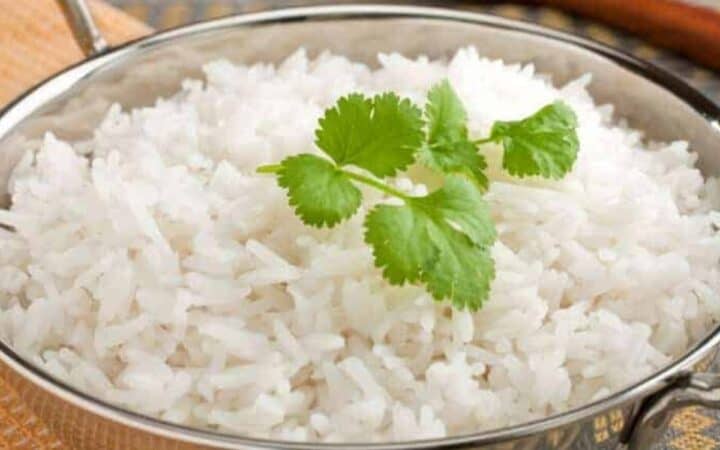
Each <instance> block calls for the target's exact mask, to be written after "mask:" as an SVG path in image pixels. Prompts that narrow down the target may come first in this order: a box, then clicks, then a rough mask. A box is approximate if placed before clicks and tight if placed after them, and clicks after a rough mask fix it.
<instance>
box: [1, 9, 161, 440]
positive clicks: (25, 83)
mask: <svg viewBox="0 0 720 450" xmlns="http://www.w3.org/2000/svg"><path fill="white" fill-rule="evenodd" d="M90 8H91V10H92V13H93V17H94V18H95V20H96V21H97V23H98V26H99V27H100V29H101V30H102V32H103V35H104V36H105V38H106V39H107V40H108V42H109V43H110V44H119V43H122V42H125V41H128V40H130V39H133V38H136V37H140V36H142V35H144V34H147V33H149V32H150V28H149V27H148V26H147V25H145V24H143V23H142V22H139V21H138V20H136V19H134V18H132V17H130V16H128V15H127V14H125V13H123V12H121V11H118V10H116V9H114V8H112V7H110V6H108V5H106V4H103V3H101V2H97V1H91V2H90ZM81 59H83V53H82V51H81V50H80V47H79V46H78V45H77V44H76V43H75V41H74V40H73V36H72V33H71V31H70V28H69V27H68V25H67V23H66V22H65V18H64V16H63V14H62V11H61V9H60V7H59V5H58V4H57V3H56V1H55V0H0V105H4V104H6V103H7V102H9V101H11V100H12V99H13V98H15V97H17V96H18V95H20V94H22V93H23V92H24V91H25V90H27V89H28V88H30V87H32V86H33V85H35V84H36V83H38V82H39V81H41V80H43V79H45V78H47V77H48V76H50V75H52V74H54V73H56V72H58V71H60V70H62V69H63V68H64V67H67V66H69V65H70V64H73V63H75V62H78V61H80V60H81ZM5 449H8V450H10V449H13V450H16V449H33V450H45V449H54V450H60V449H62V450H70V449H68V448H67V447H66V446H64V445H63V444H62V443H61V442H60V441H59V440H58V439H57V438H56V437H55V436H53V435H52V433H51V432H50V431H49V430H48V428H47V426H46V425H45V424H44V423H43V422H42V421H41V420H40V419H38V418H37V417H36V416H35V415H34V414H33V412H32V411H31V410H30V409H29V408H28V407H27V406H26V405H25V404H24V403H23V401H22V399H20V397H19V396H18V394H17V392H15V391H14V390H13V388H12V387H10V386H9V385H7V384H6V383H5V382H4V380H2V379H0V450H5Z"/></svg>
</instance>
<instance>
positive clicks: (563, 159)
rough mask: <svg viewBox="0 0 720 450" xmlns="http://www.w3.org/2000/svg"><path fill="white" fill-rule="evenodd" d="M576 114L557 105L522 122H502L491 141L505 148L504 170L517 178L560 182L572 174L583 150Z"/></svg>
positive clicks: (563, 106) (492, 135)
mask: <svg viewBox="0 0 720 450" xmlns="http://www.w3.org/2000/svg"><path fill="white" fill-rule="evenodd" d="M576 127H577V118H576V117H575V113H574V112H573V111H572V109H570V107H568V106H567V105H566V104H565V103H563V102H555V103H552V104H550V105H548V106H545V107H544V108H542V109H540V110H539V111H538V112H536V113H535V114H533V115H532V116H530V117H527V118H525V119H522V120H518V121H510V122H503V121H498V122H495V124H494V125H493V128H492V131H491V134H490V139H492V140H493V141H496V142H497V141H500V142H502V144H503V147H504V149H505V153H504V154H503V163H502V164H503V167H504V168H505V169H506V170H507V171H508V172H509V173H510V174H511V175H515V176H520V177H523V176H529V175H542V176H543V177H546V178H554V179H560V178H562V177H563V176H564V175H565V174H566V173H567V172H569V171H570V169H571V168H572V166H573V164H574V163H575V159H576V158H577V152H578V148H579V146H580V143H579V140H578V136H577V132H576V131H575V128H576Z"/></svg>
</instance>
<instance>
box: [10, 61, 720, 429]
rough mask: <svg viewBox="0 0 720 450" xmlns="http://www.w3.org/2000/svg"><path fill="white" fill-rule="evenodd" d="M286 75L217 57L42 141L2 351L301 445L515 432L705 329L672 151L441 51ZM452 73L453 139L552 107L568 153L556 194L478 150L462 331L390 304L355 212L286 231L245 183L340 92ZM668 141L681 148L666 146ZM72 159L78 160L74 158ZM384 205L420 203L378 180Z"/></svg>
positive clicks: (707, 185) (704, 298) (693, 200)
mask: <svg viewBox="0 0 720 450" xmlns="http://www.w3.org/2000/svg"><path fill="white" fill-rule="evenodd" d="M379 61H380V66H381V67H380V69H378V70H371V69H369V68H368V67H367V66H365V65H362V64H357V63H353V62H351V61H348V60H347V59H345V58H343V57H339V56H333V55H330V54H325V55H322V56H320V57H319V58H318V59H316V60H308V58H307V57H306V55H305V53H304V52H303V51H299V52H297V53H296V54H295V55H293V56H292V57H290V58H289V59H288V60H287V61H285V62H284V63H282V64H281V65H279V66H277V67H274V66H271V65H255V66H252V67H245V66H236V65H233V64H231V63H229V62H227V61H216V62H213V63H210V64H208V65H207V66H206V67H205V73H206V77H207V80H206V81H205V82H203V81H199V80H188V81H186V82H185V83H184V85H183V89H182V91H181V92H180V93H178V94H177V95H176V96H174V97H173V98H171V99H166V100H163V99H161V100H158V101H157V103H156V105H155V106H153V107H151V108H144V109H138V110H133V111H127V112H123V111H122V109H121V107H120V106H114V107H113V108H111V110H110V111H109V113H108V115H107V118H106V119H105V120H104V122H103V123H102V125H100V127H99V128H98V129H97V130H96V132H95V134H94V136H93V138H92V139H91V140H89V141H86V142H78V143H67V142H62V141H59V140H58V139H56V138H55V137H53V136H52V135H50V134H48V135H47V136H46V138H45V139H44V142H42V143H41V144H39V145H38V147H39V148H38V149H37V151H36V152H34V153H28V154H27V155H26V156H25V158H24V159H23V160H22V162H21V163H20V164H19V165H18V166H17V168H16V169H15V171H14V174H13V177H12V180H11V183H10V189H11V192H12V195H13V203H12V208H11V210H10V211H0V222H2V223H4V224H7V225H10V226H12V227H14V228H15V229H16V230H17V232H16V233H12V232H7V231H5V230H1V229H0V232H1V233H2V234H1V235H0V291H1V293H0V306H1V308H0V309H1V313H0V333H1V337H2V338H3V339H4V340H6V341H7V342H9V343H11V344H12V346H13V347H14V348H16V349H17V350H18V351H20V352H21V353H22V354H23V355H25V356H27V357H28V358H30V359H31V360H32V361H34V362H35V363H37V364H38V365H40V366H42V367H43V368H45V369H46V370H47V371H49V372H51V373H52V374H54V375H56V376H57V377H59V378H62V379H64V380H68V381H69V382H70V383H72V384H73V385H75V386H78V387H79V388H80V389H83V390H85V391H87V392H89V393H91V394H93V395H96V396H98V397H101V398H103V399H106V400H108V401H110V402H113V403H116V404H119V405H123V406H126V407H128V408H131V409H133V410H137V411H140V412H143V413H147V414H150V415H154V416H159V417H161V418H163V419H166V420H170V421H173V422H179V423H184V424H191V425H197V426H203V427H213V428H217V429H221V430H225V431H232V432H237V433H241V434H248V435H252V436H261V437H273V438H282V439H291V440H315V441H368V440H372V441H386V440H411V439H420V438H427V437H440V436H445V435H451V434H457V433H466V432H473V431H478V430H484V429H490V428H495V427H500V426H503V425H508V424H516V423H519V422H524V421H527V420H530V419H536V418H540V417H543V416H546V415H548V414H552V413H555V412H558V411H562V410H565V409H567V408H570V407H574V406H579V405H582V404H584V403H587V402H589V401H591V400H593V399H598V398H601V397H604V396H606V395H608V394H610V393H612V392H613V391H616V390H618V389H619V388H622V387H623V386H626V385H628V384H629V383H632V382H635V381H638V380H639V379H641V378H642V377H644V376H646V375H648V374H650V373H652V372H653V371H655V370H657V369H658V368H660V367H662V366H663V365H665V364H667V363H668V362H670V361H671V360H673V359H674V358H676V357H678V356H679V355H681V354H682V353H683V352H684V351H685V350H686V349H687V348H688V346H689V345H690V344H692V343H693V342H694V341H695V340H697V339H698V338H700V337H701V336H702V335H703V334H704V333H706V332H707V331H708V330H709V328H710V327H711V326H712V325H713V324H714V323H715V321H716V320H717V319H718V318H720V298H719V297H718V292H720V274H719V272H718V266H717V263H718V260H719V259H720V240H719V239H718V234H717V233H716V232H715V230H716V225H720V215H718V213H717V212H714V211H713V210H714V209H715V208H717V207H718V204H719V203H720V201H719V199H720V195H719V194H720V190H719V189H718V183H717V181H716V180H714V179H710V180H707V181H705V180H703V177H702V176H701V174H700V172H699V171H698V170H697V169H695V168H694V163H695V161H696V155H695V154H693V153H692V152H690V151H689V149H688V146H687V144H686V143H685V142H681V141H678V142H673V143H670V144H646V143H645V142H643V137H642V134H641V133H640V132H638V131H634V130H629V129H627V128H625V127H623V126H621V125H617V124H616V123H614V122H612V121H611V115H612V108H611V107H609V106H596V105H595V104H594V103H593V101H592V99H591V98H590V96H589V95H588V93H587V92H586V90H585V86H586V85H587V84H588V83H589V82H590V78H589V77H584V78H582V79H580V80H577V81H575V82H573V83H570V84H569V85H567V86H564V87H562V88H556V87H553V85H552V84H551V83H550V82H549V80H548V79H546V78H544V77H541V76H538V75H536V74H535V73H534V71H533V67H532V66H519V65H504V64H503V63H502V62H500V61H490V60H487V59H484V58H482V57H480V56H478V53H477V51H476V50H475V49H473V48H468V49H462V50H460V51H459V52H458V53H457V55H456V56H455V57H454V58H453V59H452V60H451V61H450V62H449V63H447V62H441V61H428V60H427V59H425V58H419V59H417V60H409V59H406V58H404V57H402V56H400V55H396V54H393V55H380V56H379ZM445 77H447V78H449V79H450V81H451V82H452V84H453V86H454V88H455V89H456V90H457V92H458V93H459V94H460V96H461V98H462V99H463V101H464V103H465V106H466V108H467V109H468V113H469V125H470V130H471V133H472V135H473V136H478V137H480V136H483V135H486V134H487V132H488V129H489V127H490V126H491V124H492V123H493V121H495V120H498V119H506V120H507V119H517V118H521V117H524V116H526V115H528V114H530V113H532V112H534V111H535V110H537V109H538V108H539V107H541V106H543V105H545V104H547V103H549V102H551V101H553V100H555V99H562V100H564V101H565V102H567V103H568V104H569V105H571V106H572V108H573V109H574V110H575V111H576V113H577V115H578V117H579V123H580V127H579V130H578V132H579V136H580V142H581V151H580V154H579V158H578V161H577V163H576V165H575V168H574V170H573V172H572V173H571V174H569V175H568V176H567V177H566V178H565V179H563V180H562V181H557V182H555V181H547V180H540V179H533V180H527V179H526V180H519V179H515V178H510V177H508V176H506V175H505V174H503V173H502V171H501V170H499V169H498V154H499V151H498V150H499V149H498V148H493V147H492V146H490V147H488V150H489V151H490V153H491V155H490V161H491V169H490V175H491V179H492V184H491V187H490V190H489V193H488V195H487V198H488V200H489V201H490V203H491V205H492V212H493V216H494V218H495V220H496V224H497V229H498V232H499V240H498V242H497V243H496V245H495V247H494V248H493V255H494V258H495V261H496V264H497V278H496V280H495V282H494V283H493V286H492V295H491V299H490V301H489V302H488V303H487V304H486V305H485V307H484V308H483V309H481V310H480V311H479V312H477V313H475V314H471V313H468V312H460V311H455V310H452V309H451V308H450V307H449V306H448V305H447V304H445V303H435V302H433V301H432V300H431V299H430V297H429V296H428V294H427V293H425V291H424V290H423V288H422V287H416V286H406V287H392V286H389V285H388V284H387V283H386V282H385V281H384V280H383V279H382V277H381V275H380V273H379V271H378V270H377V269H375V268H374V267H373V262H372V257H371V252H370V250H369V249H368V247H367V246H366V245H365V244H364V243H363V239H362V219H363V215H364V213H365V212H366V211H367V210H368V208H369V207H370V206H372V205H373V204H374V203H377V202H378V201H380V200H381V198H380V197H379V196H378V194H376V193H374V192H370V191H368V192H365V203H364V205H363V207H362V209H361V212H360V213H359V214H356V215H355V216H354V217H353V218H352V219H351V220H350V221H349V222H346V223H344V224H342V225H341V226H338V227H336V228H335V229H332V230H317V229H312V228H309V227H306V226H304V225H303V224H302V223H301V222H300V221H299V220H298V219H297V218H296V217H295V215H294V213H293V211H292V210H291V209H290V208H289V206H288V204H287V199H286V196H285V193H284V191H282V190H281V189H280V188H278V187H277V186H276V183H275V180H274V179H273V177H270V176H259V175H256V174H255V168H256V167H257V166H258V165H259V164H263V163H270V162H277V161H279V160H280V159H282V158H283V157H285V156H286V155H291V154H294V153H298V152H308V151H316V150H314V146H313V138H314V136H313V133H314V128H315V126H316V121H317V119H318V117H319V116H320V114H321V113H322V112H323V110H324V109H325V108H326V107H328V106H329V105H331V104H333V103H334V102H335V100H336V99H337V98H338V97H339V96H340V95H342V94H345V93H348V92H351V91H363V92H367V93H375V92H380V91H385V90H395V91H397V92H399V93H400V94H401V95H403V96H407V97H410V98H412V99H414V100H415V101H416V102H422V101H423V99H424V97H425V94H426V92H427V90H428V88H429V87H430V86H431V85H432V84H433V83H435V82H437V81H440V80H441V79H443V78H445ZM680 137H681V136H680ZM90 153H92V161H91V162H89V161H88V158H87V155H88V154H90ZM396 184H397V186H398V187H399V188H401V189H404V190H408V191H411V192H414V193H423V192H424V191H425V187H424V186H422V185H413V184H412V183H411V182H410V181H409V180H407V179H404V178H400V179H397V180H396Z"/></svg>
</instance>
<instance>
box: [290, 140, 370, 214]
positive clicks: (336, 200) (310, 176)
mask: <svg viewBox="0 0 720 450" xmlns="http://www.w3.org/2000/svg"><path fill="white" fill-rule="evenodd" d="M277 173H278V184H280V186H282V187H284V188H286V189H287V191H288V197H289V199H290V205H291V206H294V207H295V213H296V214H297V215H298V216H300V218H301V219H302V221H303V222H304V223H305V224H307V225H312V226H314V227H323V226H328V227H332V226H334V225H335V224H337V223H338V222H340V221H342V220H344V219H347V218H348V217H350V216H352V215H353V214H354V213H355V211H357V209H358V208H359V207H360V200H361V199H362V195H361V193H360V190H358V188H356V187H355V185H353V183H352V182H351V181H350V178H348V176H347V175H346V174H345V173H343V172H342V171H341V170H340V169H338V168H337V167H336V166H334V165H333V164H332V163H331V162H330V161H327V160H325V159H323V158H320V157H317V156H314V155H309V154H301V155H297V156H290V157H288V158H285V159H284V160H283V161H282V163H280V168H279V170H278V172H277Z"/></svg>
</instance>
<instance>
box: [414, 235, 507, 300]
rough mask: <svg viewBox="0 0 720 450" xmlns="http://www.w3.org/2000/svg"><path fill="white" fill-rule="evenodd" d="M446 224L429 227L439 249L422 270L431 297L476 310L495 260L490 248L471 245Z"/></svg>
mask: <svg viewBox="0 0 720 450" xmlns="http://www.w3.org/2000/svg"><path fill="white" fill-rule="evenodd" d="M453 231H455V230H448V228H447V227H441V226H436V227H430V230H429V232H430V237H431V239H432V242H433V244H434V245H435V246H436V247H437V248H438V249H439V252H440V257H439V258H438V259H437V262H436V263H435V264H434V265H433V266H432V268H430V270H426V271H425V272H423V274H422V280H423V281H424V282H425V284H426V285H427V287H428V290H429V291H430V293H431V294H432V296H433V298H435V300H443V299H448V300H450V301H451V302H452V304H453V306H455V307H456V308H458V309H464V308H466V309H469V310H470V311H477V310H478V309H479V308H480V307H481V306H482V304H483V303H484V302H485V300H487V299H488V297H489V296H490V285H491V283H492V280H493V279H494V278H495V262H494V261H493V259H492V256H491V255H490V249H489V248H487V247H479V246H477V245H473V244H472V242H470V240H469V239H467V237H466V236H465V235H462V234H460V233H458V232H457V231H455V232H453Z"/></svg>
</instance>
